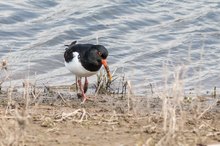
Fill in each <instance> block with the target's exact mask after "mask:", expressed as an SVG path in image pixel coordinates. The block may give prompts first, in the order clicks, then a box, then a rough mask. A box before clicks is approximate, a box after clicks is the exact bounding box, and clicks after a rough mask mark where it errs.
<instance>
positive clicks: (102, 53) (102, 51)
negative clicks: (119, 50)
mask: <svg viewBox="0 0 220 146" xmlns="http://www.w3.org/2000/svg"><path fill="white" fill-rule="evenodd" d="M94 46H95V50H96V52H95V53H96V55H97V57H96V58H97V61H98V62H101V63H102V65H103V66H104V67H105V70H106V72H107V75H108V78H109V80H110V81H111V80H112V75H111V73H110V70H109V67H108V64H107V60H106V59H107V57H108V50H107V49H106V48H105V47H104V46H102V45H94Z"/></svg>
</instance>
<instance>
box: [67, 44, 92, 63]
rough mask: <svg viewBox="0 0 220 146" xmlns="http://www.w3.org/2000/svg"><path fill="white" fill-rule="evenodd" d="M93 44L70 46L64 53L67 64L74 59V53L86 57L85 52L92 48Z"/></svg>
mask: <svg viewBox="0 0 220 146" xmlns="http://www.w3.org/2000/svg"><path fill="white" fill-rule="evenodd" d="M92 46H93V45H92V44H72V43H71V44H70V45H69V46H68V48H66V51H65V53H64V59H65V61H66V62H70V61H71V60H72V59H73V57H74V56H73V52H77V53H79V55H80V56H84V54H85V52H87V51H88V50H89V49H91V48H92Z"/></svg>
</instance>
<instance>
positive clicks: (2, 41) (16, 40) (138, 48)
mask: <svg viewBox="0 0 220 146" xmlns="http://www.w3.org/2000/svg"><path fill="white" fill-rule="evenodd" d="M73 40H77V41H78V42H79V43H94V44H96V43H97V40H98V43H99V44H102V45H104V46H106V48H107V49H108V50H109V54H110V56H109V57H108V63H109V66H110V69H111V70H112V71H114V70H115V69H116V68H117V70H116V72H115V75H117V74H118V76H119V75H121V74H125V77H126V79H127V80H130V81H131V83H132V86H133V87H132V88H133V92H135V93H136V94H143V93H145V92H146V90H147V88H149V84H151V85H153V86H154V87H155V88H158V89H163V88H164V84H165V82H166V80H167V82H168V85H169V84H170V85H171V87H175V84H171V83H172V82H173V81H174V80H173V79H174V78H178V77H179V78H180V79H179V80H180V81H181V82H180V84H184V86H185V90H190V89H195V90H196V89H199V90H200V91H204V92H206V91H210V90H212V89H213V87H214V86H216V87H217V89H218V88H219V87H220V1H218V0H216V1H206V0H198V1H187V0H184V1H177V0H149V1H148V0H100V1H97V0H90V1H82V0H75V1H72V0H62V1H61V0H16V1H13V0H9V1H0V59H1V60H2V59H5V60H7V62H8V73H9V74H10V77H9V78H8V79H7V81H5V83H3V85H5V86H6V85H8V84H7V82H8V81H10V83H14V84H16V85H21V82H20V81H23V80H24V79H25V78H27V77H29V78H30V79H35V80H37V83H38V84H47V85H61V84H62V85H64V84H72V83H73V82H74V77H73V76H72V75H71V74H70V73H69V71H68V70H67V69H66V68H65V67H64V64H63V52H64V50H65V47H64V44H69V43H71V41H73ZM178 72H179V73H178ZM3 77H4V74H3V73H2V74H1V77H0V78H3ZM90 81H91V82H94V81H95V76H94V77H91V78H90Z"/></svg>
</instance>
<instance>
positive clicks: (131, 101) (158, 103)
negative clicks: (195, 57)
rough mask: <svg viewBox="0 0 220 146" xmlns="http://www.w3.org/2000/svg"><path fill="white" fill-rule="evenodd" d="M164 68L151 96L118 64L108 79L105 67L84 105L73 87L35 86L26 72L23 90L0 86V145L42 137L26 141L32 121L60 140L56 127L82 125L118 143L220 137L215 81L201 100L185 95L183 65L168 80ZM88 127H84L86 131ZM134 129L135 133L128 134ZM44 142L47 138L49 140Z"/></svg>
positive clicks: (183, 141) (1, 79)
mask: <svg viewBox="0 0 220 146" xmlns="http://www.w3.org/2000/svg"><path fill="white" fill-rule="evenodd" d="M1 68H2V69H1V77H0V85H2V84H3V83H4V82H5V81H7V80H10V75H9V72H8V69H7V68H8V65H7V61H5V60H3V61H2V63H1ZM163 68H164V71H163V73H164V81H165V83H164V88H163V89H164V90H163V91H162V92H157V90H156V89H153V86H152V85H151V86H150V90H151V91H152V97H136V96H135V95H134V94H133V89H132V83H131V81H129V80H128V79H127V78H126V77H125V74H122V75H115V72H116V70H115V71H114V72H113V81H112V82H109V81H108V79H107V76H106V74H105V73H104V71H101V72H100V73H99V74H98V75H97V82H96V84H95V89H96V91H95V95H94V96H98V97H99V100H98V101H95V102H91V103H90V101H88V103H87V104H86V105H80V104H79V103H80V102H77V100H75V101H74V100H73V99H71V98H69V97H70V96H71V93H69V92H68V91H66V93H64V92H62V90H63V89H62V88H61V89H59V88H58V87H57V88H51V87H48V86H44V87H37V86H36V81H34V82H33V81H32V82H30V79H29V77H28V78H27V79H25V80H24V82H23V87H22V89H23V92H22V93H17V92H14V91H15V90H14V86H13V85H11V86H10V87H8V88H7V91H2V90H0V91H1V93H0V95H2V96H5V95H6V97H5V98H4V100H2V102H1V104H0V107H1V109H3V110H2V111H1V113H0V124H1V125H0V145H2V146H3V145H10V146H13V145H28V144H32V145H36V144H39V145H40V140H43V138H42V139H41V137H40V136H39V137H37V138H38V140H35V139H34V140H32V143H31V142H30V141H31V140H30V139H33V135H31V134H33V133H32V132H33V128H34V126H37V128H36V129H41V128H46V129H47V131H46V134H48V133H50V134H51V133H52V134H53V133H56V134H57V133H58V134H57V137H54V135H52V134H51V135H50V136H51V137H52V138H54V139H55V140H56V139H57V141H58V142H59V143H62V139H63V138H62V137H61V136H60V135H62V134H60V135H59V133H62V132H64V131H65V130H67V131H68V130H69V131H68V132H70V133H68V132H67V133H65V134H66V135H68V134H69V135H71V132H72V133H74V129H75V130H76V129H77V128H78V129H80V128H81V129H80V131H81V130H85V128H84V127H88V129H87V130H88V131H89V129H90V128H91V129H93V130H92V131H90V132H93V133H94V135H96V137H94V138H96V139H97V143H94V145H97V144H100V143H98V142H108V141H102V140H100V138H101V137H103V135H108V133H109V134H110V135H111V136H114V135H115V141H118V142H119V143H121V144H123V143H127V142H128V141H129V140H131V139H132V142H131V143H130V144H132V145H138V146H139V145H140V146H144V145H147V146H153V145H157V146H162V145H163V146H164V145H199V144H207V141H210V142H214V143H218V142H220V139H219V137H220V136H219V135H220V127H219V126H220V123H219V122H218V121H219V120H220V119H219V116H216V117H215V116H212V115H213V114H214V115H218V113H217V112H214V113H212V109H215V110H216V109H219V107H217V106H218V102H219V99H218V95H217V89H216V87H214V90H213V99H211V101H212V102H208V103H209V104H207V103H206V102H201V100H200V99H199V98H197V97H194V98H187V100H186V95H185V94H184V78H185V73H186V72H187V67H186V66H184V65H182V66H179V67H177V68H176V69H175V71H174V72H173V73H172V74H171V75H172V78H173V82H172V84H171V85H169V86H168V78H169V75H170V74H169V75H168V72H171V71H170V70H169V68H168V66H167V63H166V62H165V63H164V67H163ZM105 95H108V96H105ZM153 95H154V96H156V98H155V97H153ZM47 100H48V101H47ZM36 123H37V124H36ZM66 124H69V126H72V127H71V129H69V128H68V127H67V128H66V127H65V125H66ZM77 126H79V127H80V128H79V127H77ZM94 128H95V129H101V130H102V131H101V132H100V131H98V130H97V131H96V130H94ZM36 129H35V130H36ZM43 131H44V129H42V131H40V132H38V134H39V135H43V136H42V137H44V136H46V135H44V133H43ZM88 131H85V133H86V134H88V133H89V132H88ZM117 132H118V133H119V134H117ZM35 134H36V133H35ZM36 135H37V134H36ZM133 135H135V136H136V138H132V137H134V136H133ZM59 136H60V137H61V138H60V139H59ZM118 136H122V137H123V136H124V137H126V138H125V141H122V140H121V141H120V140H118V139H117V137H118ZM72 140H73V141H74V139H72ZM75 142H76V143H77V140H75ZM63 143H65V142H63ZM47 144H51V142H50V141H48V142H47ZM69 144H70V143H69ZM79 144H80V143H79ZM61 145H62V144H61ZM63 145H65V144H63ZM85 145H86V144H85Z"/></svg>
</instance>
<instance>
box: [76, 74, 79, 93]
mask: <svg viewBox="0 0 220 146" xmlns="http://www.w3.org/2000/svg"><path fill="white" fill-rule="evenodd" d="M77 81H78V78H77V76H76V92H77V93H78V92H79V88H78V83H77Z"/></svg>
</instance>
